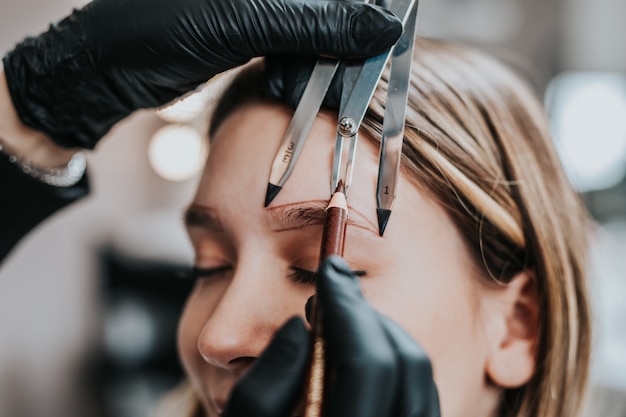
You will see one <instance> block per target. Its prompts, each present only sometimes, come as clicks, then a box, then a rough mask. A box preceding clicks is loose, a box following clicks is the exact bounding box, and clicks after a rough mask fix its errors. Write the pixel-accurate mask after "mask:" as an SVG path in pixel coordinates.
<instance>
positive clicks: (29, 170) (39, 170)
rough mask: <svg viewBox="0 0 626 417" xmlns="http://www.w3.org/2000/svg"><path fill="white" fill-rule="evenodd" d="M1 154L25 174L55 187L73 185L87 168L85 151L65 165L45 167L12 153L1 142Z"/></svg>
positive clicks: (76, 154) (74, 156)
mask: <svg viewBox="0 0 626 417" xmlns="http://www.w3.org/2000/svg"><path fill="white" fill-rule="evenodd" d="M0 154H2V155H4V156H5V157H6V158H7V159H8V161H9V162H10V163H12V164H13V165H15V166H16V167H18V168H19V169H20V170H21V171H22V172H23V173H24V174H27V175H29V176H31V177H32V178H35V179H37V180H39V181H41V182H42V183H44V184H47V185H51V186H53V187H71V186H73V185H75V184H76V183H78V181H80V179H81V178H82V177H83V175H84V174H85V170H86V169H87V158H86V157H85V154H84V153H83V152H77V153H75V154H74V155H73V156H72V158H71V159H70V161H69V162H68V163H67V165H66V166H64V167H59V168H43V167H38V166H35V165H33V164H31V163H30V162H29V161H27V160H26V159H24V158H22V157H19V156H17V155H12V154H10V153H9V152H8V150H7V149H6V148H5V147H3V146H2V143H0Z"/></svg>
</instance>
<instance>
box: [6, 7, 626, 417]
mask: <svg viewBox="0 0 626 417" xmlns="http://www.w3.org/2000/svg"><path fill="white" fill-rule="evenodd" d="M172 1H175V0H172ZM85 3H86V2H85V1H79V0H19V1H17V0H3V1H2V2H1V3H0V53H2V54H4V53H5V52H7V51H8V50H9V49H10V48H11V47H12V46H13V45H14V44H15V43H16V42H17V41H19V40H20V39H21V38H23V37H24V36H27V35H31V34H36V33H38V32H40V31H41V30H43V29H44V28H45V27H46V26H47V25H48V24H49V23H50V22H52V21H54V20H57V19H59V18H61V17H62V16H64V15H66V14H67V13H68V12H69V11H70V10H71V9H72V8H73V7H79V6H81V5H82V4H85ZM624 16H626V1H624V0H595V1H585V0H422V1H421V4H420V12H419V19H418V25H419V28H420V29H419V32H420V34H422V35H425V36H430V37H437V38H446V39H453V40H461V41H464V42H467V43H472V44H476V45H479V46H481V47H483V48H485V49H487V50H488V51H489V52H491V53H492V54H494V55H496V56H497V57H499V58H500V59H502V60H504V61H506V62H507V63H509V64H510V65H512V66H513V67H515V68H516V69H517V70H518V71H519V72H520V73H521V74H522V75H523V76H524V77H526V78H527V80H528V81H529V82H530V83H531V84H532V86H533V87H534V88H535V90H536V91H537V94H538V95H540V97H542V98H544V99H545V104H546V109H547V111H548V113H549V116H550V118H551V121H552V126H553V130H554V135H555V141H556V145H557V148H558V150H559V152H560V154H561V156H562V159H563V162H564V165H565V167H566V169H567V172H568V175H569V176H570V179H571V181H572V183H573V184H574V186H575V187H576V188H577V189H578V190H579V191H580V193H581V195H582V197H583V199H584V201H585V202H586V204H587V207H588V208H589V210H590V212H591V213H592V214H593V216H594V217H595V218H596V219H597V223H598V227H597V229H596V230H595V233H594V239H595V240H594V242H593V243H592V255H593V267H592V270H591V271H590V272H591V277H590V281H589V287H590V291H591V294H592V300H593V309H594V326H595V328H594V329H595V334H594V355H593V367H592V387H593V389H592V395H591V397H590V401H589V407H588V411H587V413H586V414H587V415H588V416H616V417H617V416H619V417H626V302H624V301H623V298H624V296H625V295H626V274H625V273H624V271H626V180H625V179H624V174H625V171H626V49H625V47H624V40H625V39H626V25H624V23H623V18H624ZM210 97H211V91H203V92H200V93H198V94H196V95H194V96H192V97H191V98H190V99H186V100H184V101H183V102H181V103H179V104H177V105H175V106H174V107H172V108H169V109H167V110H164V111H160V112H154V111H144V112H139V113H137V114H135V115H133V116H132V117H130V118H129V119H127V120H125V121H124V122H122V123H121V124H119V125H118V126H117V127H116V128H115V129H114V130H113V131H112V132H111V133H110V135H109V136H110V137H109V138H108V139H106V140H104V141H102V142H101V144H100V145H99V147H98V150H97V151H96V152H94V153H93V154H91V155H90V156H89V167H90V172H91V183H92V188H93V192H92V195H91V196H90V197H89V198H88V199H86V200H85V201H82V202H80V203H79V204H76V205H75V206H73V207H70V208H69V209H66V210H65V211H63V212H61V213H59V214H57V215H56V216H55V217H54V218H53V219H51V220H50V221H48V222H47V223H45V224H43V225H41V226H40V227H38V228H37V229H36V230H35V231H34V232H33V233H31V234H30V235H29V236H28V237H27V238H26V239H25V240H24V241H23V242H22V243H21V244H20V246H19V247H18V248H17V249H16V250H14V252H13V254H12V256H11V257H10V258H9V259H7V260H6V261H5V263H4V264H3V265H2V268H1V269H0V416H3V417H5V416H6V417H57V416H64V417H67V416H96V417H109V416H115V417H125V416H133V417H143V416H149V415H151V413H152V412H153V410H154V408H155V405H156V403H157V401H158V399H159V397H161V396H162V394H163V393H164V392H166V391H167V390H169V389H171V388H172V387H173V386H175V385H176V384H177V383H178V382H179V381H180V380H181V378H182V374H181V370H180V366H179V365H178V359H177V355H176V348H175V331H176V322H177V320H178V316H179V314H180V311H181V308H182V305H183V302H184V299H185V296H186V294H187V293H188V291H189V289H190V283H189V282H186V281H185V280H184V279H181V278H180V277H179V272H180V271H181V270H182V269H183V268H185V267H186V266H188V265H190V262H191V250H190V246H189V244H188V242H187V240H186V238H185V235H184V232H183V229H182V222H181V219H182V215H181V210H182V208H183V207H184V206H185V204H186V203H187V202H188V201H189V200H190V199H191V198H192V195H193V191H194V186H195V184H196V181H197V173H198V169H199V168H200V166H201V165H202V159H203V157H204V155H205V153H206V150H204V149H203V148H202V142H203V137H202V135H203V132H204V131H205V129H206V124H205V121H204V116H203V110H205V109H206V107H207V106H209V105H210ZM34 260H36V261H34Z"/></svg>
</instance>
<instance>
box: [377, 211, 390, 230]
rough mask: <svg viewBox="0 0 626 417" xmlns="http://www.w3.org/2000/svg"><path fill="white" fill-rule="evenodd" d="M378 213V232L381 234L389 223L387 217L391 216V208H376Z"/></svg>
mask: <svg viewBox="0 0 626 417" xmlns="http://www.w3.org/2000/svg"><path fill="white" fill-rule="evenodd" d="M376 214H377V215H378V233H379V234H380V235H381V236H382V235H383V234H384V233H385V229H386V228H387V223H389V217H391V210H385V209H376Z"/></svg>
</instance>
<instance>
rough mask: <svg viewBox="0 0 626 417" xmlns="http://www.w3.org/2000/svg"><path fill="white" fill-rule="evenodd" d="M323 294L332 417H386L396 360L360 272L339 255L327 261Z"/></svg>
mask: <svg viewBox="0 0 626 417" xmlns="http://www.w3.org/2000/svg"><path fill="white" fill-rule="evenodd" d="M317 297H318V302H319V303H320V304H319V305H320V307H321V309H322V321H323V324H324V336H325V338H326V343H327V351H328V352H329V354H328V355H329V365H330V368H331V370H332V373H331V378H334V380H332V381H331V384H330V387H329V388H330V389H329V392H328V404H327V408H326V410H327V415H328V417H380V416H388V415H389V412H390V410H391V404H392V403H391V402H392V400H393V395H392V394H393V392H394V390H395V386H394V381H395V380H396V372H397V370H396V369H395V368H396V367H395V365H396V364H395V359H394V353H393V351H392V349H391V346H390V345H389V343H388V340H387V337H386V334H385V332H384V330H383V328H382V326H381V325H380V322H379V320H378V318H377V315H376V313H375V312H374V310H373V309H372V308H371V307H370V306H369V304H368V303H367V301H366V300H365V299H364V298H363V296H362V294H361V291H360V287H359V283H358V280H357V277H356V275H355V274H354V273H353V272H352V271H351V270H350V268H349V267H348V265H347V264H346V263H345V262H344V261H343V260H342V259H341V258H339V257H336V256H335V257H330V258H328V259H327V260H325V261H324V262H323V263H322V264H321V265H320V269H319V273H318V281H317Z"/></svg>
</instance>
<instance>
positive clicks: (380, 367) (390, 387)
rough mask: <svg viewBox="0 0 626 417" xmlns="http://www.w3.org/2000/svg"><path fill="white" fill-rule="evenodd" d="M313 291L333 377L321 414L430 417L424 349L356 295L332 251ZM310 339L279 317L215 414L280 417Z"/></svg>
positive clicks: (295, 391)
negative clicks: (279, 324) (275, 328)
mask: <svg viewBox="0 0 626 417" xmlns="http://www.w3.org/2000/svg"><path fill="white" fill-rule="evenodd" d="M317 294H318V297H319V298H318V302H319V303H320V304H319V305H320V306H321V308H322V309H323V311H324V316H323V324H324V331H325V337H326V343H327V355H328V359H329V360H330V363H329V372H330V373H331V374H332V375H333V378H332V380H333V383H332V385H331V386H330V387H327V390H328V391H327V393H326V394H327V402H326V408H325V410H324V416H325V417H438V416H439V400H438V395H437V389H436V387H435V383H434V382H433V379H432V369H431V365H430V362H429V360H428V358H427V357H426V355H425V353H424V351H423V350H422V349H421V348H420V347H419V346H418V345H417V344H416V343H415V342H414V341H413V339H412V338H411V337H410V336H409V335H408V334H407V333H405V332H404V330H402V329H401V328H400V327H399V326H398V325H397V324H395V323H394V322H393V321H391V320H390V319H387V318H385V317H383V316H382V315H381V314H379V313H377V312H376V311H375V310H374V309H373V308H372V307H371V306H370V305H369V304H368V303H367V301H365V299H364V298H363V295H362V294H361V291H360V287H359V283H358V280H357V278H356V276H355V275H354V273H353V272H352V271H351V270H350V269H349V267H348V266H347V265H346V263H345V262H344V261H343V260H342V259H341V258H339V257H331V258H329V259H328V260H326V261H325V262H323V263H322V265H321V267H320V271H319V274H318V283H317ZM310 345H311V340H310V337H309V333H308V331H307V329H306V328H305V325H304V323H303V322H302V320H300V319H298V318H295V319H292V320H290V321H288V322H287V324H285V325H284V326H283V327H282V328H281V329H280V330H279V331H278V332H277V334H276V336H275V337H274V339H273V340H272V342H271V343H270V345H269V347H268V348H267V349H266V351H265V352H264V353H263V354H262V355H261V357H260V358H259V359H258V360H257V362H256V363H255V364H254V365H253V366H252V368H251V369H250V371H249V372H248V373H247V374H246V375H245V376H244V377H243V378H242V379H241V380H240V381H239V382H238V383H237V384H236V385H235V387H234V389H233V392H232V394H231V397H230V400H229V402H228V405H227V407H226V410H225V412H224V415H223V417H249V416H254V417H288V416H291V415H292V414H293V412H294V410H295V407H296V406H297V404H298V402H299V400H300V399H301V398H302V395H303V390H304V382H305V378H306V376H307V372H308V363H309V356H310V353H311V346H310Z"/></svg>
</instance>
